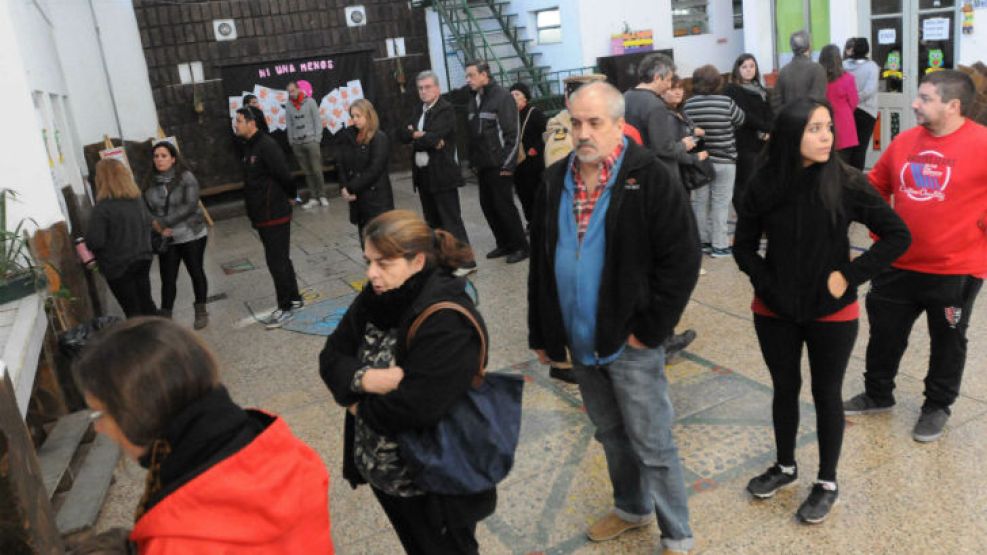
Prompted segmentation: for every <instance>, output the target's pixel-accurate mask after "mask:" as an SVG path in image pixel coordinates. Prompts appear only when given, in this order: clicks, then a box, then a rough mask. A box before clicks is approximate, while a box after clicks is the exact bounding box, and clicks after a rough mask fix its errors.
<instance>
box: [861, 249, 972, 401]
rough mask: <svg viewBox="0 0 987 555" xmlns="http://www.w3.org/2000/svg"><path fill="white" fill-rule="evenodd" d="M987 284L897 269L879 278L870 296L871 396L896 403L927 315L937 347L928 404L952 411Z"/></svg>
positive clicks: (932, 354) (931, 360)
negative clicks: (901, 369) (902, 370)
mask: <svg viewBox="0 0 987 555" xmlns="http://www.w3.org/2000/svg"><path fill="white" fill-rule="evenodd" d="M981 285H983V280H982V279H979V278H975V277H973V276H967V275H937V274H924V273H920V272H910V271H907V270H899V269H897V268H891V269H890V270H887V271H885V272H884V273H882V274H881V275H879V276H877V277H876V278H874V280H873V281H872V282H871V290H870V293H868V294H867V316H868V318H869V319H870V341H869V342H868V343H867V370H866V371H865V372H864V387H865V388H866V391H867V395H868V396H870V397H871V398H872V399H874V400H875V401H878V402H881V403H891V402H894V394H893V391H894V379H895V376H896V375H897V374H898V364H899V363H900V362H901V357H902V355H904V354H905V349H906V348H908V335H909V334H910V333H911V331H912V325H913V324H914V323H915V320H916V319H917V318H918V317H919V315H920V314H922V313H923V312H925V319H926V322H927V323H928V326H929V339H930V342H931V348H930V352H929V373H928V374H927V375H926V377H925V406H926V407H929V408H941V409H946V411H947V412H948V411H949V407H950V405H952V404H953V402H954V401H956V397H957V396H958V395H959V393H960V382H961V381H962V379H963V367H964V366H965V365H966V343H967V341H966V330H967V327H969V325H970V316H971V315H972V314H973V302H974V301H975V300H976V298H977V293H979V292H980V287H981Z"/></svg>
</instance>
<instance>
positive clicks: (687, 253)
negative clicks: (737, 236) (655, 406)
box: [631, 162, 702, 347]
mask: <svg viewBox="0 0 987 555" xmlns="http://www.w3.org/2000/svg"><path fill="white" fill-rule="evenodd" d="M653 167H654V170H653V171H654V175H653V177H652V179H651V182H650V183H648V184H647V185H646V186H647V187H649V188H650V190H651V191H652V194H651V195H649V198H648V200H649V202H648V207H647V210H648V213H649V214H650V215H652V217H651V218H650V222H651V229H650V230H649V233H650V235H651V242H652V245H653V248H654V260H653V262H652V274H651V276H650V279H649V281H650V287H651V291H650V303H649V305H648V306H647V307H646V308H645V309H644V310H642V311H641V312H639V313H638V315H637V316H636V317H635V320H634V322H632V324H631V331H632V333H633V334H634V336H635V337H636V338H637V339H638V341H640V342H642V343H644V344H645V345H647V346H649V347H657V346H658V344H659V343H661V342H662V341H663V340H664V339H665V338H666V337H668V336H669V335H670V334H671V333H672V331H673V330H674V329H675V325H676V324H678V321H679V318H681V317H682V312H684V311H685V307H686V305H687V304H688V303H689V297H690V296H691V295H692V290H693V289H694V288H695V287H696V282H697V281H698V280H699V267H700V265H701V263H702V250H701V249H700V246H699V230H698V229H697V227H696V220H695V217H694V216H693V214H692V208H691V206H690V204H689V197H688V195H687V194H686V191H685V188H684V187H681V186H679V185H678V184H677V183H676V182H675V181H673V180H672V179H671V178H670V177H669V176H668V172H667V171H666V170H665V168H664V166H662V165H661V164H660V163H657V162H656V163H655V164H654V166H653Z"/></svg>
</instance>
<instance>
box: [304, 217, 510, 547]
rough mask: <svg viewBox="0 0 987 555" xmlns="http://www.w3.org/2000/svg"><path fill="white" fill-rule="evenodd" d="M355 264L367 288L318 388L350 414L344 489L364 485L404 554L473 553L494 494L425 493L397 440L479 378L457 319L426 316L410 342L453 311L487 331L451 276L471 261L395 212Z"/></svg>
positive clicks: (472, 336) (447, 237)
mask: <svg viewBox="0 0 987 555" xmlns="http://www.w3.org/2000/svg"><path fill="white" fill-rule="evenodd" d="M364 257H365V258H366V260H367V278H368V279H369V283H368V284H367V286H366V287H364V289H363V291H362V292H361V293H360V294H359V295H358V296H357V298H356V299H355V300H354V301H353V304H352V305H350V308H349V310H348V311H347V312H346V314H345V315H344V316H343V318H342V320H341V321H340V323H339V326H338V327H337V328H336V331H335V332H333V334H332V335H331V336H329V338H328V340H326V345H325V348H324V349H323V350H322V353H321V354H320V355H319V373H320V374H321V376H322V379H323V381H325V383H326V385H327V386H328V387H329V390H330V391H331V392H332V394H333V397H334V398H335V399H336V402H337V403H339V404H340V405H342V406H344V407H347V411H348V413H347V415H346V424H345V431H344V437H345V439H344V448H343V449H344V451H343V478H345V479H346V480H348V481H349V482H350V484H351V485H352V486H353V487H356V486H357V485H359V484H363V483H369V484H370V486H371V488H372V489H373V492H374V495H375V496H376V497H377V500H378V501H379V502H380V504H381V506H382V507H383V509H384V512H385V513H387V517H388V518H389V519H390V521H391V524H392V525H393V526H394V530H395V532H397V534H398V538H399V539H400V540H401V544H402V545H403V546H404V549H405V551H407V552H408V553H409V554H417V553H429V554H432V553H438V554H444V553H477V552H478V546H477V542H476V535H475V533H476V524H477V522H479V521H480V520H482V519H483V518H485V517H487V516H488V515H490V514H492V513H493V511H494V508H495V507H496V504H497V491H496V489H490V490H487V491H484V492H481V493H478V494H474V495H457V496H446V495H438V494H435V493H430V492H428V491H424V490H423V489H422V488H421V487H419V486H418V485H417V483H416V482H415V480H414V475H413V474H412V473H411V471H410V470H409V469H408V467H407V464H406V463H405V461H404V459H403V457H402V455H401V452H400V450H399V448H398V445H397V442H396V440H395V437H396V436H397V434H399V433H401V432H405V431H413V430H418V429H426V428H430V427H433V426H435V425H436V424H437V423H438V422H439V420H440V419H441V418H442V417H443V416H444V415H445V414H446V413H447V412H448V411H449V410H450V408H451V407H452V406H453V404H454V403H455V402H456V401H458V400H459V399H460V398H462V397H463V395H466V393H467V390H468V388H469V387H470V384H471V382H472V379H473V376H474V374H475V373H476V370H477V359H478V358H479V356H480V349H481V338H480V336H479V331H478V330H477V328H476V327H474V326H473V324H471V323H470V322H469V321H468V320H467V319H466V318H465V317H464V316H462V315H460V314H458V313H456V312H454V311H451V310H440V311H438V312H436V313H435V314H434V315H432V316H429V317H428V318H427V319H426V320H425V321H424V323H423V324H422V325H421V327H420V328H419V330H418V332H417V334H416V335H415V340H414V342H413V343H411V344H410V345H409V344H408V342H407V336H408V329H409V327H410V325H411V323H412V322H413V321H414V320H415V318H416V317H417V316H418V315H419V314H421V313H422V312H423V311H424V310H425V309H426V308H428V307H429V306H431V305H433V304H435V303H437V302H440V301H451V302H454V303H456V304H459V305H461V306H462V307H464V308H465V309H466V310H468V311H469V312H470V313H472V314H473V316H474V317H475V318H476V319H477V321H478V322H479V323H480V326H481V327H484V326H483V323H482V322H483V320H482V319H481V317H480V315H479V313H478V312H477V311H476V307H475V306H474V305H473V302H472V300H470V298H469V296H468V295H467V294H466V288H465V282H464V280H463V278H457V277H454V276H453V275H452V271H453V270H455V269H457V268H459V267H461V266H462V265H463V264H465V263H466V262H468V261H469V260H472V259H473V253H472V251H471V250H470V248H469V247H468V246H466V245H464V244H463V243H461V242H459V241H457V240H456V239H455V238H454V237H453V236H452V234H450V233H448V232H446V231H443V230H441V229H439V230H435V231H433V230H432V228H430V227H429V226H428V224H426V223H425V222H424V221H423V220H422V219H421V218H420V217H418V215H417V214H415V213H413V212H410V211H407V210H393V211H390V212H387V213H384V214H381V215H380V216H378V217H377V218H375V219H374V220H372V221H370V222H369V223H368V224H367V226H366V229H365V238H364ZM483 334H484V335H486V330H485V328H484V330H483Z"/></svg>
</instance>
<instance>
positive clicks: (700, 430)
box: [99, 174, 987, 554]
mask: <svg viewBox="0 0 987 555" xmlns="http://www.w3.org/2000/svg"><path fill="white" fill-rule="evenodd" d="M393 179H394V187H395V200H396V203H397V204H398V206H399V207H406V208H411V209H414V210H418V209H419V205H418V200H417V197H416V196H415V195H414V194H413V193H412V191H411V185H410V182H409V179H408V176H407V175H403V174H398V175H395V176H393ZM462 198H463V206H464V214H465V219H466V221H467V228H468V231H469V233H470V237H471V238H472V240H473V244H474V246H475V247H476V250H477V252H478V253H480V254H481V256H480V258H481V260H480V270H479V272H478V273H477V274H475V278H474V283H475V285H476V288H477V290H478V291H479V295H480V309H481V311H482V312H483V314H484V316H485V318H486V321H487V323H488V325H489V328H490V332H491V336H492V346H491V361H490V367H491V368H498V369H503V370H504V371H508V372H516V373H521V374H523V375H524V376H525V377H526V378H527V382H528V383H527V386H526V389H525V398H524V421H523V424H522V438H521V445H520V447H519V449H518V454H517V463H516V466H515V468H514V470H513V472H512V473H511V475H510V476H509V477H508V478H507V479H506V480H505V481H504V482H503V484H502V485H501V487H500V489H499V496H500V500H499V504H498V509H497V512H496V514H495V515H494V516H492V517H490V518H488V519H487V520H486V521H484V522H483V524H482V525H481V526H480V529H479V532H478V537H479V541H480V545H481V551H482V552H483V553H532V552H545V553H608V554H610V553H656V552H658V542H659V534H658V530H657V527H656V526H654V525H652V526H650V527H647V528H644V529H641V530H636V531H633V532H629V533H627V534H626V535H625V536H623V537H621V538H619V539H618V540H615V541H612V542H607V543H604V544H592V543H590V542H589V541H588V540H586V538H585V535H584V529H585V527H586V526H587V524H588V523H590V522H591V521H592V520H594V519H595V518H596V517H598V516H600V515H602V514H604V513H606V512H607V511H608V510H609V508H610V499H611V497H610V496H611V493H610V488H609V482H608V479H607V474H606V465H605V462H604V459H603V453H602V450H601V448H600V446H599V444H598V443H596V442H595V441H594V440H593V430H592V427H591V425H590V424H589V422H588V420H587V419H586V416H585V414H584V411H583V409H582V403H581V401H580V398H579V394H578V391H577V390H576V388H575V387H574V386H569V385H566V384H562V383H559V382H556V381H553V380H551V379H550V378H548V375H547V371H546V369H545V368H543V367H540V366H539V365H538V364H536V363H534V362H533V360H532V359H533V356H532V355H531V353H530V352H529V351H528V350H527V348H526V326H525V313H526V307H525V303H524V301H523V299H524V298H525V297H524V295H525V281H526V276H527V265H526V263H521V264H516V265H506V264H505V263H503V261H494V262H489V261H486V260H483V259H482V254H483V253H485V252H487V251H488V250H490V249H491V248H493V244H492V237H491V234H490V232H489V230H488V228H487V226H486V224H485V222H484V220H483V218H482V215H481V212H480V209H479V205H478V201H477V190H476V187H475V186H468V187H466V188H465V189H463V190H462ZM346 216H347V214H346V207H345V206H343V203H342V202H341V201H339V200H336V201H335V202H334V203H333V205H332V207H331V208H329V209H328V210H327V209H322V208H320V209H316V210H314V211H312V212H299V214H298V217H297V218H296V219H295V223H294V227H293V236H292V251H293V252H292V257H293V260H294V263H295V268H296V270H297V272H298V276H299V280H300V282H301V285H302V286H303V287H305V288H307V289H308V290H309V291H308V293H307V294H308V295H309V298H311V299H334V298H339V297H343V296H345V295H350V294H352V292H353V289H352V284H353V283H354V282H358V281H359V280H360V279H361V278H362V267H363V263H362V259H361V252H360V249H359V245H358V244H357V240H356V232H355V229H354V227H353V226H351V225H350V224H349V223H348V219H347V217H346ZM854 236H855V238H856V239H857V241H856V244H858V245H866V239H865V234H864V233H862V231H861V230H855V233H854ZM206 254H207V262H208V272H209V277H210V279H211V283H210V287H211V290H210V293H211V294H219V293H225V294H226V298H225V299H222V300H219V301H216V302H214V303H211V304H210V313H211V318H212V322H211V324H210V326H209V327H208V328H207V329H206V330H204V331H203V336H204V337H205V338H206V340H207V341H209V343H210V344H211V345H213V346H214V348H215V349H216V350H217V352H218V353H219V356H220V359H221V360H222V362H223V365H224V370H223V381H224V382H225V383H226V384H227V385H228V386H229V388H230V390H231V392H232V394H233V396H234V398H235V399H237V400H238V401H239V402H240V403H242V404H244V405H248V406H257V407H262V408H264V409H267V410H270V411H274V412H278V413H280V414H282V415H283V416H284V417H285V418H286V419H287V421H288V423H289V424H290V425H291V426H292V428H293V430H294V431H295V433H296V434H298V435H299V436H300V437H301V438H302V439H304V440H305V441H306V442H308V443H309V444H310V445H312V446H313V447H314V448H315V449H316V450H318V452H319V453H320V454H321V455H322V457H323V459H324V460H325V463H326V465H327V466H328V468H329V470H330V473H331V474H332V476H333V481H332V489H331V493H330V504H331V511H332V525H333V537H334V540H335V544H336V547H337V550H338V552H339V553H344V554H350V553H371V554H391V553H399V552H400V546H399V544H398V542H397V539H396V537H395V536H394V534H393V532H391V530H390V529H389V527H388V523H387V519H386V517H385V516H384V514H383V513H382V512H381V510H380V509H379V508H378V506H377V504H376V502H375V501H374V499H373V496H372V494H371V493H370V492H369V490H368V489H367V488H359V489H357V490H353V489H351V488H350V487H349V485H348V484H346V483H345V482H344V481H343V480H342V479H341V477H340V468H341V456H342V420H343V419H342V415H343V412H342V409H340V408H338V407H336V406H335V405H334V404H333V402H332V399H331V397H330V396H329V394H328V392H327V391H326V390H325V388H324V386H323V385H322V383H321V381H320V379H319V377H318V373H317V354H318V352H319V350H320V349H321V347H322V343H323V341H324V339H323V338H322V337H320V336H317V335H306V334H302V333H295V332H291V331H287V330H279V331H266V330H264V329H263V327H261V326H260V325H257V324H256V323H254V318H253V315H254V314H259V313H263V311H264V310H266V309H267V310H269V309H270V308H272V306H273V303H274V301H273V287H272V285H271V282H270V278H269V275H268V273H267V270H266V267H265V266H264V257H263V253H262V250H261V247H260V243H259V242H258V240H257V237H256V235H255V234H254V233H253V231H252V230H251V229H250V227H249V225H248V223H247V221H246V219H245V218H242V217H241V218H236V219H232V220H225V221H221V222H219V223H218V224H217V225H216V227H215V228H214V229H213V231H212V236H211V238H210V243H209V247H208V250H207V253H206ZM704 267H705V269H706V270H707V274H706V275H705V276H703V277H701V278H700V281H699V285H698V287H697V288H696V291H695V293H694V294H693V299H692V302H691V303H690V305H689V307H688V309H687V310H686V313H685V316H684V318H683V321H682V324H681V326H680V329H684V328H687V327H688V328H694V329H695V330H697V332H698V333H699V337H698V339H697V340H696V341H695V343H693V344H692V345H691V346H690V348H689V349H688V352H687V354H686V360H685V361H683V362H681V363H680V364H678V365H675V366H673V367H670V368H669V369H668V375H669V378H670V381H671V383H672V397H673V402H674V405H675V408H676V412H677V420H676V427H675V435H676V438H677V440H678V445H679V449H680V452H681V456H682V460H683V464H684V466H685V470H686V472H685V474H686V480H687V486H688V488H689V492H690V495H691V498H690V509H691V512H692V525H693V529H694V531H695V534H696V540H697V551H698V552H702V553H799V554H802V553H970V554H977V553H984V552H987V473H985V468H987V467H985V463H984V461H985V460H987V442H985V441H984V438H985V435H987V374H985V372H984V370H985V368H984V367H985V364H984V363H985V361H987V347H985V345H987V341H985V339H987V337H985V336H987V333H985V331H984V330H985V326H984V324H985V322H987V314H985V309H984V308H983V303H980V306H978V307H977V309H976V310H975V314H974V315H973V322H974V326H973V327H972V328H971V330H970V354H969V360H968V363H967V372H966V379H965V383H964V385H963V395H962V397H961V399H960V400H959V401H958V402H957V403H956V405H955V407H954V416H953V417H952V419H951V421H950V424H949V428H948V433H947V434H946V435H945V436H944V437H943V438H942V439H941V440H940V441H938V442H936V443H933V444H931V445H921V444H918V443H915V442H914V441H912V439H911V436H910V431H911V426H912V425H913V423H914V420H915V418H916V417H917V413H918V409H919V406H920V405H921V402H922V379H923V377H924V373H925V368H926V361H927V360H928V355H929V347H928V336H927V333H926V330H925V325H924V323H918V324H916V327H915V330H914V332H913V334H912V341H911V347H910V348H909V351H908V353H907V355H906V357H905V360H904V362H903V364H902V369H901V376H900V377H899V380H898V391H897V394H898V401H899V403H898V406H897V407H896V408H895V410H893V411H891V412H890V413H885V414H882V415H878V416H871V417H858V418H850V419H849V420H848V426H847V431H846V438H845V442H844V446H843V456H842V459H841V463H840V486H841V503H840V505H839V506H838V507H837V509H836V510H835V512H834V514H833V516H832V517H831V519H830V520H828V521H827V522H825V523H823V524H822V525H819V526H814V527H808V526H804V525H801V524H799V523H797V522H796V521H795V519H794V517H793V513H794V511H795V509H796V508H797V507H798V505H799V503H801V501H802V499H803V497H804V496H805V495H806V494H807V492H808V489H809V487H810V485H811V477H812V476H814V474H815V469H816V465H817V448H816V438H815V421H814V416H813V415H814V413H813V410H812V402H811V397H810V396H809V390H808V384H806V386H805V387H804V388H803V395H802V397H803V405H802V408H803V410H802V422H801V426H800V431H799V450H798V459H799V462H800V463H801V466H802V473H801V474H802V476H803V477H802V478H801V479H800V483H799V487H797V488H793V489H789V490H786V491H784V492H782V493H779V494H778V496H776V498H774V499H772V500H769V501H753V500H751V499H750V498H749V496H748V495H746V494H745V493H744V485H745V484H746V481H747V480H748V479H749V478H750V477H751V476H752V475H753V474H755V473H757V472H759V471H760V470H762V469H763V468H764V467H766V465H768V464H770V462H771V461H773V445H774V443H773V438H772V435H771V427H770V398H771V389H770V382H769V381H768V376H767V371H766V369H765V367H764V363H763V361H762V359H761V355H760V351H759V350H758V346H757V342H756V340H755V337H754V330H753V327H752V325H751V318H750V310H749V304H750V295H751V291H750V286H749V284H748V282H747V280H746V278H745V276H743V274H741V273H740V272H739V271H738V270H737V268H736V265H735V264H734V262H733V260H732V259H729V258H727V259H719V260H711V259H708V258H707V259H706V260H705V261H704ZM224 268H225V269H226V271H225V272H224ZM251 268H253V269H251ZM226 272H230V273H229V274H227V273H226ZM864 292H866V286H865V287H864V288H862V290H861V293H864ZM175 318H176V320H179V321H183V322H187V323H188V324H189V325H190V324H191V321H192V300H191V290H190V285H189V284H188V283H187V281H186V278H185V277H180V283H179V300H178V305H177V306H176V310H175ZM866 338H867V323H866V318H864V319H863V320H862V322H861V332H860V338H859V340H858V342H857V345H856V348H855V350H854V357H853V358H852V359H851V361H850V366H849V368H848V370H847V379H846V385H845V388H844V391H845V394H846V395H852V394H854V393H856V392H858V391H860V389H861V387H862V380H861V375H862V372H863V359H862V356H863V352H864V348H865V347H866ZM806 376H807V374H806ZM142 478H143V476H142V472H141V470H140V469H139V467H137V466H136V465H134V464H132V463H122V464H121V466H120V468H119V469H118V471H117V482H116V484H115V485H114V488H113V489H112V490H111V493H110V497H109V499H108V501H107V503H106V506H105V507H104V510H103V513H102V516H101V520H100V522H99V527H100V528H106V527H110V526H127V525H130V524H132V509H133V507H134V504H135V503H136V502H137V499H138V498H139V497H140V490H141V488H142V487H143V483H142Z"/></svg>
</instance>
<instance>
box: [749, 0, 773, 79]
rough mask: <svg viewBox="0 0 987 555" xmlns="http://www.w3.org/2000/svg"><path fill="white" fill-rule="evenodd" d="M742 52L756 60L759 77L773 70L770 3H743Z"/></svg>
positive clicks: (751, 0)
mask: <svg viewBox="0 0 987 555" xmlns="http://www.w3.org/2000/svg"><path fill="white" fill-rule="evenodd" d="M743 35H744V38H743V41H744V48H743V51H744V52H750V53H751V54H753V55H754V58H756V59H757V64H758V69H760V70H761V75H764V74H765V73H771V72H772V71H774V70H775V60H774V58H775V43H774V35H775V28H774V16H773V14H772V13H771V2H763V1H761V0H745V1H744V32H743Z"/></svg>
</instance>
